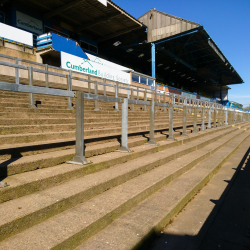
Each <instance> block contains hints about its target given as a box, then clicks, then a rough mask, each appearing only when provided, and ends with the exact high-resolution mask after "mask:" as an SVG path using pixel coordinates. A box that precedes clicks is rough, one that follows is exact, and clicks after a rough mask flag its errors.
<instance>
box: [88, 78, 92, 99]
mask: <svg viewBox="0 0 250 250" xmlns="http://www.w3.org/2000/svg"><path fill="white" fill-rule="evenodd" d="M88 89H89V94H91V82H90V75H88Z"/></svg>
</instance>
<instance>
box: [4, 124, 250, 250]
mask: <svg viewBox="0 0 250 250" xmlns="http://www.w3.org/2000/svg"><path fill="white" fill-rule="evenodd" d="M249 128H250V124H249V123H248V125H246V129H249ZM212 132H213V133H212ZM212 132H211V133H212V134H211V133H204V134H202V135H203V136H202V137H200V136H199V137H198V138H197V139H196V140H193V138H189V142H188V143H186V144H182V145H178V146H176V147H171V148H169V146H168V147H167V149H163V150H161V151H159V150H157V149H158V148H159V147H153V148H154V149H155V152H154V153H153V154H150V155H148V154H147V153H145V154H144V155H143V157H139V158H137V159H131V160H130V161H128V162H126V163H120V164H118V165H115V166H113V167H109V168H108V169H103V170H101V171H99V172H96V173H92V174H88V175H86V176H83V177H80V178H77V179H73V180H71V181H68V182H66V183H64V184H60V185H58V186H54V187H49V188H47V187H46V185H45V187H44V190H41V191H39V192H36V193H34V194H30V195H27V196H24V197H21V198H17V199H15V200H11V201H8V202H5V203H3V204H1V205H0V211H1V214H6V216H5V217H4V218H3V220H2V221H1V227H0V228H1V229H0V235H1V236H0V237H1V239H2V240H3V241H2V242H1V243H0V247H1V248H3V249H4V248H5V249H19V250H22V249H74V248H75V247H77V246H79V245H80V244H82V243H83V242H84V241H86V240H87V239H88V238H89V237H90V236H93V235H94V234H95V233H98V232H99V231H100V230H101V229H103V228H105V227H106V226H108V225H109V224H110V223H112V222H113V221H114V220H115V219H116V221H115V222H114V223H112V224H111V225H110V226H109V227H106V228H105V229H104V230H103V231H102V232H100V233H98V234H97V235H96V236H94V237H93V238H91V239H89V241H87V242H86V243H85V244H84V245H82V246H80V247H79V248H78V249H98V246H99V244H102V239H103V238H104V237H110V240H107V241H105V243H104V245H101V247H100V249H107V246H108V247H109V249H111V248H110V245H105V244H107V243H106V242H109V244H110V243H112V244H114V245H113V246H114V247H113V248H112V249H133V247H135V246H139V244H142V243H144V241H142V240H143V239H144V237H146V236H148V235H149V234H150V232H152V229H155V230H156V231H158V230H159V228H160V227H161V226H163V225H164V223H165V222H167V220H169V219H170V218H171V217H172V215H173V214H175V213H176V212H178V211H179V210H180V208H181V207H183V206H184V205H185V204H186V202H187V201H188V200H189V199H190V198H191V197H192V195H193V194H194V191H197V190H199V189H200V188H201V187H202V186H203V185H204V184H205V183H206V182H207V181H208V180H209V178H210V177H211V175H212V174H213V173H214V172H215V171H216V170H217V169H218V168H219V167H220V166H221V164H222V163H223V162H224V161H225V160H226V159H227V158H228V156H229V155H230V154H232V152H233V151H234V150H235V149H236V148H237V147H238V146H239V145H240V144H241V143H242V142H243V141H244V140H245V139H246V138H248V137H249V136H250V133H249V132H248V131H247V132H245V130H244V129H239V128H237V127H230V128H228V129H227V132H228V133H225V130H222V129H216V130H214V131H212ZM171 143H173V142H169V141H167V142H163V144H162V147H164V145H168V144H171ZM174 143H175V142H174ZM143 147H144V149H145V152H147V148H150V150H152V147H150V146H146V145H145V146H143ZM160 147H161V146H160ZM135 153H137V154H141V152H140V153H139V152H138V151H135ZM117 154H121V153H118V152H117ZM128 155H131V156H133V153H132V154H128ZM104 156H105V155H104ZM211 158H212V159H213V162H212V163H213V164H211ZM95 160H99V162H102V160H101V158H100V156H99V157H98V158H93V161H94V162H95ZM208 162H209V164H208ZM94 164H95V163H94ZM197 164H198V165H197ZM65 165H66V166H65V168H64V170H63V171H65V169H66V168H67V164H65ZM195 165H196V166H195ZM70 166H72V165H70ZM70 166H68V167H70ZM72 168H73V169H76V171H78V170H79V168H85V171H86V168H87V169H88V168H89V169H90V168H91V164H89V165H86V166H72ZM99 170H100V169H99ZM37 171H40V175H39V176H43V178H45V179H46V178H47V177H48V176H49V172H47V173H44V174H43V173H42V172H41V171H42V170H37ZM57 171H58V172H57V173H56V171H55V173H56V174H57V175H58V174H60V170H59V168H58V169H57ZM35 173H37V172H35V171H34V173H33V172H30V173H25V174H26V175H28V174H30V178H31V179H33V180H34V181H37V180H36V178H37V177H35V175H34V176H33V177H32V175H31V174H35ZM20 176H21V175H20ZM13 177H14V176H13ZM27 178H29V177H28V176H26V177H25V176H24V175H23V178H22V177H20V182H21V183H24V182H25V181H27ZM13 180H14V179H13ZM21 180H22V181H21ZM51 182H53V181H52V180H51ZM54 182H55V183H56V182H57V181H56V179H55V181H54ZM47 183H48V182H47ZM167 184H168V185H167ZM166 185H167V186H166ZM8 188H10V187H8ZM8 188H6V190H7V189H8ZM27 188H28V187H27ZM45 188H47V189H45ZM158 190H159V191H158ZM176 190H178V192H176ZM104 191H105V192H104ZM150 195H151V196H150ZM6 211H8V213H6ZM126 212H127V214H125V213H126ZM38 223H40V224H38ZM36 224H37V225H36ZM117 225H118V226H117ZM114 228H115V230H114ZM127 228H128V230H127ZM23 230H24V231H23ZM107 230H108V232H109V233H108V234H107V233H106V232H107ZM109 230H111V231H109ZM21 231H23V232H21ZM118 232H119V234H118ZM17 233H18V234H17ZM15 234H16V235H15ZM11 235H13V236H12V237H10V238H8V237H9V236H11ZM99 235H101V237H100V236H99ZM118 235H119V237H118ZM125 235H126V237H125ZM98 236H99V237H98ZM94 238H95V239H96V240H94V241H93V240H92V239H94ZM123 239H125V240H123ZM93 244H97V245H94V247H93ZM111 246H112V245H111ZM144 249H145V248H144Z"/></svg>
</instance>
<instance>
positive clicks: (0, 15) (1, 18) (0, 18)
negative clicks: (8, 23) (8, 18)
mask: <svg viewBox="0 0 250 250" xmlns="http://www.w3.org/2000/svg"><path fill="white" fill-rule="evenodd" d="M0 23H5V14H4V13H3V12H1V11H0Z"/></svg>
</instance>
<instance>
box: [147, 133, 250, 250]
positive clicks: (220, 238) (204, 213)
mask: <svg viewBox="0 0 250 250" xmlns="http://www.w3.org/2000/svg"><path fill="white" fill-rule="evenodd" d="M249 145H250V138H248V139H247V140H245V142H244V143H243V144H242V145H241V146H240V147H239V148H238V150H237V151H236V152H235V153H234V154H233V155H232V156H231V157H230V159H229V160H228V161H227V162H226V163H225V164H223V166H222V168H221V169H220V170H219V171H218V173H217V174H216V175H215V176H214V177H213V178H212V179H211V180H210V181H209V183H208V184H207V185H206V186H205V187H204V188H202V190H200V192H199V193H198V194H197V195H196V196H195V197H194V198H193V199H192V200H191V201H190V202H189V203H188V204H187V205H186V206H185V207H184V209H182V211H181V212H180V213H179V214H178V215H177V216H176V217H175V218H174V219H173V221H171V223H169V224H168V225H167V226H166V227H165V228H164V229H163V230H162V233H161V235H160V236H159V237H158V238H157V239H156V240H155V241H154V242H153V243H152V246H150V247H149V248H148V250H149V249H150V250H159V249H165V247H166V243H165V242H167V249H168V250H184V249H185V250H191V249H199V250H201V249H209V250H210V249H218V245H221V248H222V249H223V248H224V249H230V248H231V249H237V250H238V249H241V246H242V243H243V242H244V245H245V247H247V246H248V247H250V244H249V243H250V239H248V244H245V243H247V238H246V227H245V225H246V220H247V219H249V216H248V211H249V210H248V209H246V206H247V207H248V208H249V206H250V204H249V201H250V200H249V199H248V198H249V191H250V190H249V188H247V186H248V185H249V184H248V183H249V177H250V175H249V174H250V171H249V170H250V169H249V168H248V166H249ZM225 180H226V181H225ZM243 190H244V191H243ZM247 191H248V192H247ZM215 201H216V202H215ZM230 203H231V204H230ZM247 204H248V205H247ZM228 211H230V212H228ZM218 225H219V226H218ZM236 225H237V226H236ZM211 235H213V236H211ZM231 240H233V244H232V242H231ZM201 244H202V246H203V247H201ZM227 244H229V245H230V247H227ZM243 249H244V247H243Z"/></svg>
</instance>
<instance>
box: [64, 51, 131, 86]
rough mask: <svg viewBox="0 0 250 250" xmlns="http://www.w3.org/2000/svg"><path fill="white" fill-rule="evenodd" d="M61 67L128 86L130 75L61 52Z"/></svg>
mask: <svg viewBox="0 0 250 250" xmlns="http://www.w3.org/2000/svg"><path fill="white" fill-rule="evenodd" d="M61 67H62V68H63V69H68V70H72V71H77V72H81V73H85V74H89V75H93V76H98V77H101V78H106V79H109V80H112V81H118V82H122V83H126V84H130V74H129V73H126V72H123V71H120V70H117V69H114V68H111V67H108V66H105V65H103V64H100V63H97V62H94V61H91V60H88V59H84V58H81V57H77V56H73V55H70V54H68V53H65V52H61Z"/></svg>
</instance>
